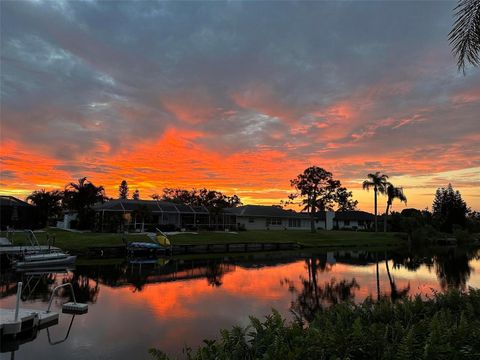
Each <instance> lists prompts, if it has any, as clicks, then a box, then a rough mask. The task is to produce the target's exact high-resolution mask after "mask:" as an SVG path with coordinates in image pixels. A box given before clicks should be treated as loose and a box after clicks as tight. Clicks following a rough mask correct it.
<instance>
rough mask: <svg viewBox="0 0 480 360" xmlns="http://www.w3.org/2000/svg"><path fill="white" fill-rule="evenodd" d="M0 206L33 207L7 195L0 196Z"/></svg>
mask: <svg viewBox="0 0 480 360" xmlns="http://www.w3.org/2000/svg"><path fill="white" fill-rule="evenodd" d="M0 206H25V207H31V206H33V205H30V204H29V203H27V202H25V201H23V200H20V199H17V198H16V197H14V196H9V195H0Z"/></svg>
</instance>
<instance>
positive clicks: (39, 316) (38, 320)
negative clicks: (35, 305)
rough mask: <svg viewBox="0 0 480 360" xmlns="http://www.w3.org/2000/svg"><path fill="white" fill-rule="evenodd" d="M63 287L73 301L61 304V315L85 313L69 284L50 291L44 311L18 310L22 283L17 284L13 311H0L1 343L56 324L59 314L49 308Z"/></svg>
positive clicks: (85, 308)
mask: <svg viewBox="0 0 480 360" xmlns="http://www.w3.org/2000/svg"><path fill="white" fill-rule="evenodd" d="M63 287H69V288H70V290H71V292H72V298H73V301H71V302H67V303H64V304H62V313H64V314H72V315H81V314H85V313H87V312H88V305H87V304H84V303H79V302H77V300H76V298H75V293H74V291H73V286H72V284H71V283H65V284H62V285H58V286H56V287H55V288H54V289H53V290H52V294H51V295H50V301H49V303H48V307H47V309H46V310H45V311H41V310H37V309H25V308H20V301H21V296H22V288H23V283H22V282H19V283H18V284H17V297H16V302H15V309H3V308H2V309H0V315H1V316H0V335H1V339H2V341H3V338H4V337H9V336H10V337H16V336H17V335H19V334H22V333H25V332H28V331H36V330H40V329H43V328H48V327H50V326H52V325H56V324H58V317H59V314H58V313H57V312H52V311H51V307H52V302H53V298H54V297H55V295H56V292H57V290H58V289H60V288H63Z"/></svg>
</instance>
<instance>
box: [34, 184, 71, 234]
mask: <svg viewBox="0 0 480 360" xmlns="http://www.w3.org/2000/svg"><path fill="white" fill-rule="evenodd" d="M62 198H63V193H62V192H61V191H59V190H53V191H46V190H45V189H40V190H35V191H34V192H32V193H31V194H30V195H28V196H27V201H29V202H30V203H32V204H34V205H35V206H36V207H37V209H38V214H39V217H40V221H41V223H42V226H45V225H47V223H48V219H50V217H51V216H52V215H58V214H59V213H60V212H61V210H62V207H61V204H60V202H61V200H62Z"/></svg>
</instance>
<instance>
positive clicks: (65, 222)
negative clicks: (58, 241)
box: [57, 213, 77, 230]
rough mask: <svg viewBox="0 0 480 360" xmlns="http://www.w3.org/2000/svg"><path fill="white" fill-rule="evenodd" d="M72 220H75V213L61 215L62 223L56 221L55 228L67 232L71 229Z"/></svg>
mask: <svg viewBox="0 0 480 360" xmlns="http://www.w3.org/2000/svg"><path fill="white" fill-rule="evenodd" d="M73 220H77V214H76V213H72V214H69V213H66V214H64V215H63V221H57V228H60V229H64V230H69V229H71V226H70V223H71V222H72V221H73Z"/></svg>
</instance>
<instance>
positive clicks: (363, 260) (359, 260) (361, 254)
mask: <svg viewBox="0 0 480 360" xmlns="http://www.w3.org/2000/svg"><path fill="white" fill-rule="evenodd" d="M332 257H334V258H335V261H337V262H339V263H342V264H350V265H370V264H373V263H375V262H376V261H377V260H376V254H375V253H373V252H369V251H365V250H358V251H335V252H334V253H333V254H332Z"/></svg>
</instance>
